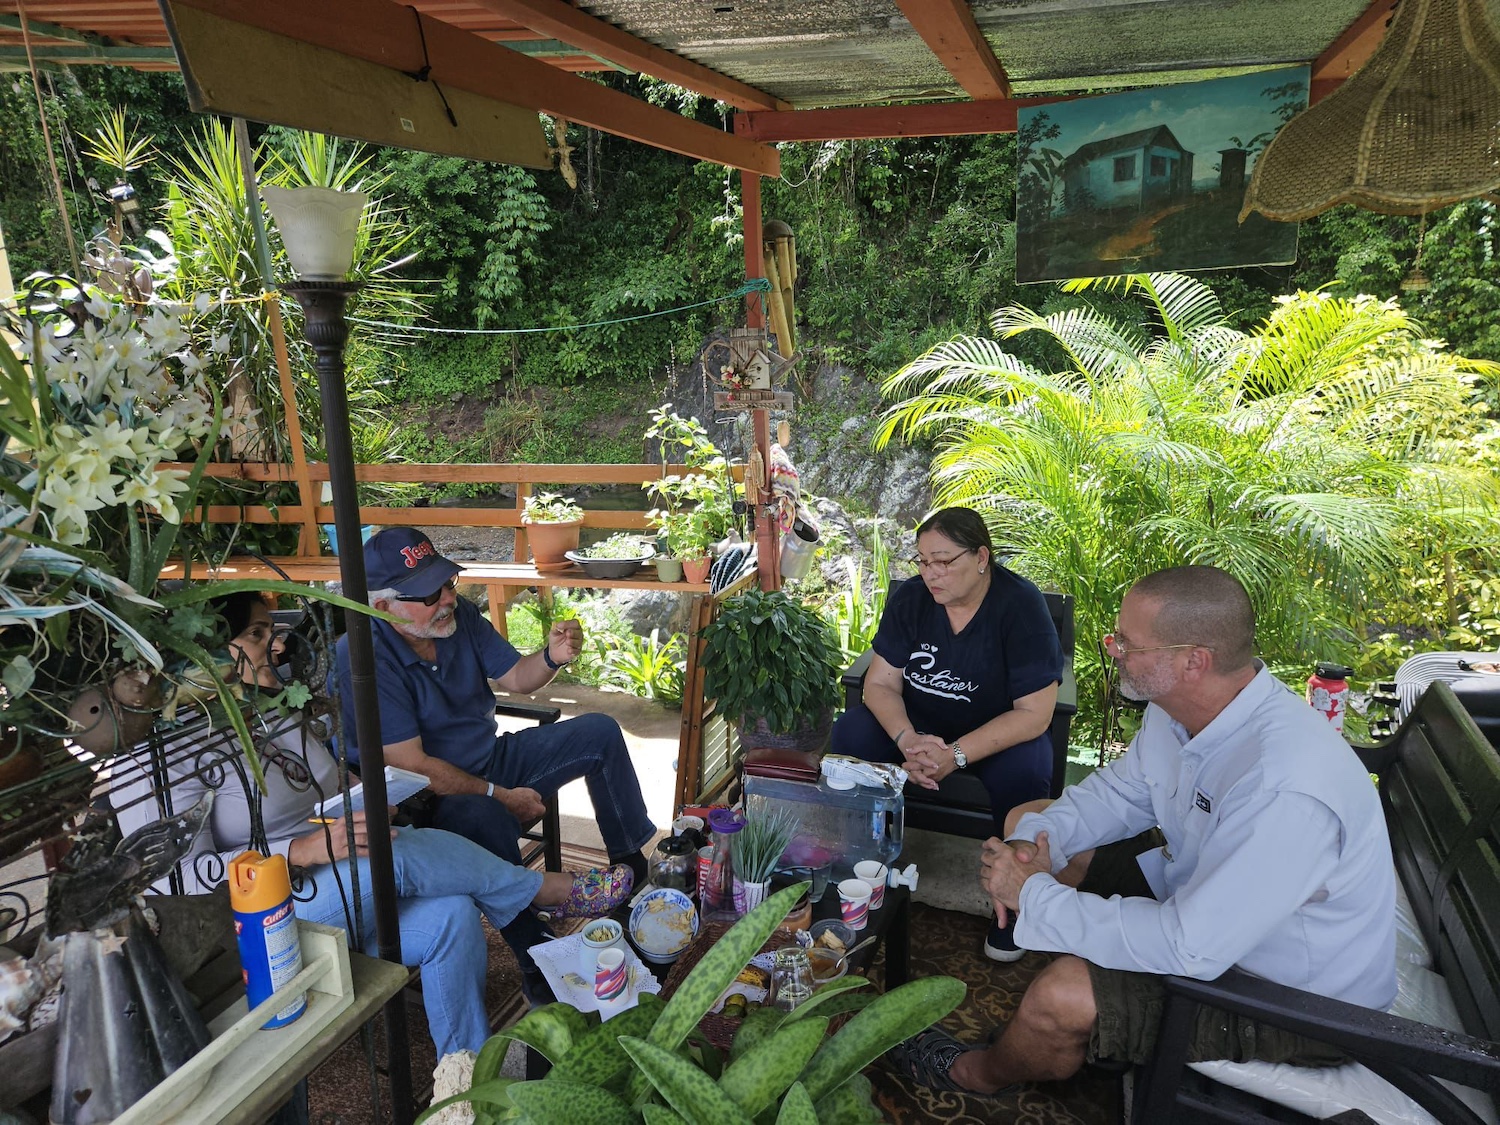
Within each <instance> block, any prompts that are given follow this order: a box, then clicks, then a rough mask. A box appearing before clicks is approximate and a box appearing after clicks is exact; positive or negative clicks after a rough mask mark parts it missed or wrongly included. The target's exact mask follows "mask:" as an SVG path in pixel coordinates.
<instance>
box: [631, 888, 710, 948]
mask: <svg viewBox="0 0 1500 1125" xmlns="http://www.w3.org/2000/svg"><path fill="white" fill-rule="evenodd" d="M697 933H698V911H697V908H695V907H694V906H693V900H692V899H690V898H688V896H687V895H685V894H683V893H682V892H681V891H678V890H669V889H667V888H665V887H658V888H656V889H655V890H653V891H648V892H647V893H646V895H645V897H643V898H642V899H641V900H640V901H639V902H637V903H636V904H635V907H634V909H632V910H631V912H630V940H631V941H632V942H634V943H635V947H636V948H637V949H638V950H640V952H641V956H642V957H644V958H646V960H648V961H653V962H655V963H656V964H666V963H668V962H670V961H674V960H676V958H677V956H678V954H680V953H681V952H682V951H683V950H684V949H686V948H687V947H688V944H689V943H690V942H691V941H692V940H693V938H694V937H695V936H696V935H697Z"/></svg>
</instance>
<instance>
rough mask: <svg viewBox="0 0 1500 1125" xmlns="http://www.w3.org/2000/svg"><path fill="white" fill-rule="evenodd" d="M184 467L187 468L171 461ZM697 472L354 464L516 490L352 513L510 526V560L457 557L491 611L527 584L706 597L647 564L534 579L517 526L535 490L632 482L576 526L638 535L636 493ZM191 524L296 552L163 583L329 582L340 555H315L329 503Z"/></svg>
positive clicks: (271, 470) (175, 569)
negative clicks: (293, 547)
mask: <svg viewBox="0 0 1500 1125" xmlns="http://www.w3.org/2000/svg"><path fill="white" fill-rule="evenodd" d="M173 467H176V468H181V469H187V468H190V467H191V466H187V465H178V466H173ZM694 471H695V470H692V469H689V468H688V467H687V466H685V465H667V466H665V468H663V466H662V465H660V464H655V465H651V464H634V465H522V464H479V465H433V464H390V465H356V466H355V477H356V478H357V479H358V480H360V481H362V482H382V483H388V484H429V485H438V484H480V485H513V486H514V487H515V490H516V496H515V500H514V502H513V503H512V504H509V505H502V506H475V507H468V506H465V507H446V506H441V505H433V506H427V507H420V508H418V507H410V508H404V507H401V508H398V507H386V506H376V505H372V506H363V507H361V508H360V510H359V522H360V523H361V524H373V525H375V526H377V527H393V526H408V525H414V526H419V527H509V528H513V529H514V530H515V533H516V534H515V546H514V548H513V550H512V552H511V558H509V559H498V558H496V559H474V560H465V559H457V560H455V561H457V562H461V563H463V565H464V578H465V580H466V581H470V582H474V583H477V584H479V585H482V586H484V587H485V589H486V592H487V593H488V595H489V598H490V605H491V606H492V607H503V606H505V605H508V604H509V602H510V600H511V599H512V598H514V597H515V596H516V595H517V594H518V593H520V591H522V590H524V589H527V588H529V587H540V588H551V587H569V586H572V587H578V586H587V587H594V588H630V589H647V588H650V589H667V590H678V591H682V592H685V593H705V592H707V589H708V587H707V585H706V584H705V583H701V582H661V581H659V580H658V579H657V577H656V572H655V570H654V569H652V568H649V567H647V568H643V569H642V570H641V571H639V572H638V573H637V574H636V575H635V576H634V577H631V578H614V579H603V578H589V577H587V576H585V575H583V574H582V573H563V574H546V575H543V574H540V573H538V572H537V570H536V568H535V567H534V566H533V565H532V564H531V563H530V561H529V557H530V552H529V545H528V543H527V537H526V526H525V525H524V524H523V523H522V522H521V513H522V511H523V510H524V508H525V506H526V498H527V497H528V496H530V495H531V494H532V492H533V490H534V489H535V488H536V486H538V485H553V486H558V487H560V488H564V489H566V488H567V487H568V486H569V485H596V486H597V485H617V486H628V485H633V486H635V487H636V488H639V489H640V492H639V496H640V506H639V507H638V508H626V509H616V508H607V509H606V508H588V507H586V506H585V507H584V519H583V526H584V527H585V528H599V529H604V530H611V531H639V532H642V533H645V532H647V531H649V530H650V528H651V524H650V521H649V520H648V519H647V515H646V513H647V512H648V511H649V510H650V508H651V507H652V504H651V498H650V494H649V493H647V492H646V491H645V489H644V488H641V486H642V485H645V484H648V483H649V482H651V481H655V480H660V479H662V477H663V476H666V475H674V474H675V475H679V476H682V475H687V474H689V473H691V472H694ZM743 474H744V470H743V469H742V468H736V469H735V470H734V476H735V479H736V480H739V479H742V477H743ZM205 475H207V476H209V477H213V478H215V479H219V480H237V481H244V482H247V483H263V484H264V483H292V484H295V485H296V486H297V489H298V491H299V493H301V494H302V495H303V496H304V497H305V496H306V495H307V494H308V493H310V492H311V491H312V490H313V489H314V488H315V487H317V486H319V485H321V484H322V482H324V481H326V480H328V466H327V465H326V464H324V463H322V462H315V461H308V462H303V463H302V464H301V465H297V466H291V465H276V464H266V463H262V462H252V461H246V462H232V463H230V462H216V463H213V464H210V465H209V466H208V469H207V471H206V474H205ZM189 519H190V520H194V521H203V522H208V523H223V524H242V523H251V524H280V525H290V526H295V527H297V528H298V532H299V534H298V543H297V553H296V554H295V555H283V556H273V557H269V558H266V559H261V558H257V557H252V556H248V555H246V556H234V557H231V558H229V559H225V560H223V561H222V562H220V563H217V564H214V565H202V564H193V565H191V566H189V565H185V562H184V560H182V559H173V560H171V561H169V563H168V564H167V566H166V567H165V568H164V569H163V571H162V577H163V578H184V577H193V578H199V579H230V578H274V577H286V578H290V579H291V580H292V581H296V582H330V581H336V580H337V579H338V577H339V568H338V559H337V558H336V557H334V556H331V555H326V554H324V553H323V552H322V547H321V544H320V541H319V536H318V528H319V525H322V524H331V523H333V507H332V506H331V505H329V504H321V503H308V502H307V501H306V500H305V499H303V500H301V501H299V502H296V503H291V504H281V505H278V506H275V507H272V506H269V505H265V504H246V505H243V506H242V505H231V504H215V505H208V506H207V507H200V508H198V509H196V510H195V511H194V512H193V514H192V515H191V516H190V517H189ZM490 619H491V621H492V622H493V623H494V625H495V628H496V629H497V630H499V631H500V633H501V634H502V635H504V633H505V631H506V630H505V614H504V613H503V612H492V613H491V614H490Z"/></svg>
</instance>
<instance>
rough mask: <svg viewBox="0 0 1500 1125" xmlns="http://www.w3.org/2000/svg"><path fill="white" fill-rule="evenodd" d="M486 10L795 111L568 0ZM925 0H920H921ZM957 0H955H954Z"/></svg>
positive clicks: (693, 83) (708, 93)
mask: <svg viewBox="0 0 1500 1125" xmlns="http://www.w3.org/2000/svg"><path fill="white" fill-rule="evenodd" d="M473 2H474V3H476V4H478V5H479V6H480V7H482V8H487V9H489V10H490V11H492V12H494V13H496V14H497V15H501V16H504V17H505V18H506V19H509V20H514V21H515V22H516V23H519V24H524V25H525V26H526V27H529V28H531V30H533V31H536V32H540V33H541V34H543V35H550V36H551V37H552V38H554V39H560V40H562V42H564V43H571V44H572V45H573V46H574V47H577V48H578V49H579V50H580V51H582V52H583V53H585V54H590V55H597V56H599V57H600V58H603V59H608V60H609V61H610V62H613V63H618V64H619V65H621V66H623V67H626V68H628V69H630V70H635V71H639V72H640V73H642V74H648V75H650V76H651V77H652V78H659V79H661V80H662V81H663V82H672V83H675V84H676V85H678V86H685V87H687V88H688V89H689V90H693V91H696V92H697V93H699V94H702V95H704V96H705V97H710V98H714V99H715V100H717V101H721V102H728V103H729V104H730V105H732V106H734V107H735V108H737V109H774V110H788V109H791V108H792V107H791V104H790V103H789V102H784V101H782V100H781V99H779V98H775V97H772V96H771V95H770V94H767V93H766V92H765V91H764V90H757V89H756V88H755V87H753V86H747V85H746V84H745V83H743V82H737V81H735V80H734V79H733V78H729V77H727V76H725V75H723V74H720V73H719V72H718V71H716V70H710V69H709V68H708V67H706V66H703V65H702V64H700V63H695V62H693V61H692V60H690V59H685V58H683V57H682V56H680V55H674V54H672V52H670V51H664V50H662V49H661V48H660V47H657V46H655V45H653V44H651V43H647V42H646V41H645V40H644V39H637V38H636V37H635V36H634V35H631V34H630V33H629V32H628V31H623V30H621V29H620V28H618V27H616V26H615V25H614V24H611V23H606V22H605V21H603V20H601V19H597V18H596V17H594V16H591V15H589V14H588V13H587V12H581V11H579V10H578V9H577V8H575V7H573V6H572V5H571V4H568V3H566V2H565V0H473ZM916 2H918V3H920V2H921V0H916ZM955 2H956V0H955Z"/></svg>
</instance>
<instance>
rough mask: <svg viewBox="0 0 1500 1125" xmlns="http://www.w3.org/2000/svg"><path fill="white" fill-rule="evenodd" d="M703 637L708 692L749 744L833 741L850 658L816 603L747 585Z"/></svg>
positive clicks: (801, 746) (811, 746) (800, 745)
mask: <svg viewBox="0 0 1500 1125" xmlns="http://www.w3.org/2000/svg"><path fill="white" fill-rule="evenodd" d="M703 640H704V648H703V691H704V694H705V695H706V696H708V697H710V698H713V699H716V700H718V710H719V713H720V714H722V715H723V716H724V717H725V718H726V719H729V720H731V721H737V722H738V723H739V730H740V743H741V745H742V746H744V747H745V748H746V749H747V750H748V749H756V748H759V747H777V748H781V749H798V750H819V749H821V748H822V747H823V746H824V745H825V744H826V743H827V741H828V732H829V730H830V728H831V727H832V725H833V709H834V707H835V705H836V704H837V703H838V692H839V675H840V673H841V671H842V668H843V660H842V657H841V656H840V654H839V646H838V641H837V640H836V639H835V637H834V634H833V630H832V629H830V628H829V626H828V623H827V622H826V621H824V620H823V618H822V617H820V616H819V615H818V613H817V612H816V611H815V610H813V609H811V608H810V607H808V606H807V605H805V604H803V603H802V602H801V601H799V600H797V599H796V598H792V597H788V596H787V594H786V593H785V592H784V591H781V590H774V591H769V592H768V591H763V590H747V591H745V592H744V593H743V594H740V595H738V596H736V597H733V598H730V599H729V600H728V601H726V602H725V603H724V605H723V606H722V607H720V609H719V615H718V617H717V618H716V619H715V620H714V622H713V623H712V624H711V625H709V626H708V628H706V629H705V630H704V631H703Z"/></svg>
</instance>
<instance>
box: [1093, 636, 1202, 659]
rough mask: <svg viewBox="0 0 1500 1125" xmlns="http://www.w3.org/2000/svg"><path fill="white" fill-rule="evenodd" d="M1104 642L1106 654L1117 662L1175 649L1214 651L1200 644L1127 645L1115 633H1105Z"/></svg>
mask: <svg viewBox="0 0 1500 1125" xmlns="http://www.w3.org/2000/svg"><path fill="white" fill-rule="evenodd" d="M1102 640H1103V644H1104V651H1105V653H1106V654H1107V655H1109V656H1112V657H1114V659H1116V660H1124V659H1125V658H1126V657H1128V656H1133V655H1135V654H1136V653H1138V652H1167V651H1168V650H1170V649H1174V648H1206V649H1208V650H1209V651H1210V652H1212V651H1213V646H1212V645H1200V644H1188V645H1146V646H1137V645H1132V644H1126V643H1125V642H1124V641H1123V640H1121V639H1120V637H1119V636H1118V634H1115V633H1105V634H1104V637H1103V638H1102Z"/></svg>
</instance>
